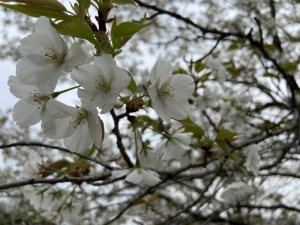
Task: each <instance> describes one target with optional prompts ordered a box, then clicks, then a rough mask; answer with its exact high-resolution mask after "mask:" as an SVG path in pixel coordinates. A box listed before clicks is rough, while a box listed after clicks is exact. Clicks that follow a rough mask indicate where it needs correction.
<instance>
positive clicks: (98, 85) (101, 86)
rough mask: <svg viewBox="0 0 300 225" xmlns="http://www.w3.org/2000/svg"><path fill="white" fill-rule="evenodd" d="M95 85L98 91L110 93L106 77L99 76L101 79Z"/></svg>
mask: <svg viewBox="0 0 300 225" xmlns="http://www.w3.org/2000/svg"><path fill="white" fill-rule="evenodd" d="M95 85H96V88H97V89H101V90H102V91H104V92H108V91H109V90H110V86H109V83H108V81H107V80H106V79H105V77H104V76H99V78H98V79H96V81H95Z"/></svg>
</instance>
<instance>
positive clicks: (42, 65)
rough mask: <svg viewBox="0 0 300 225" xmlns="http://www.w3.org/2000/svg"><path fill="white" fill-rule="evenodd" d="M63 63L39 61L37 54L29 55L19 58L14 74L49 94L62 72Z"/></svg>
mask: <svg viewBox="0 0 300 225" xmlns="http://www.w3.org/2000/svg"><path fill="white" fill-rule="evenodd" d="M62 69H63V65H60V64H53V63H46V62H43V61H41V59H40V56H39V55H30V56H26V57H25V58H23V59H21V61H20V62H19V63H18V64H17V66H16V75H17V77H18V78H20V82H22V83H24V84H28V85H35V86H37V87H38V88H39V89H40V90H41V91H42V92H43V93H45V94H51V93H52V92H53V91H54V89H55V86H56V84H57V82H58V79H59V76H60V75H61V74H62Z"/></svg>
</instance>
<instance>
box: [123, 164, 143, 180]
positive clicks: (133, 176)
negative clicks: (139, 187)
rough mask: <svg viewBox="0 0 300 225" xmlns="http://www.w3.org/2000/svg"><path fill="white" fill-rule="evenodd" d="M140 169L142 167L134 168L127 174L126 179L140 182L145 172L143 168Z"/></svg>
mask: <svg viewBox="0 0 300 225" xmlns="http://www.w3.org/2000/svg"><path fill="white" fill-rule="evenodd" d="M138 170H141V168H137V169H135V170H133V171H132V172H131V173H130V174H128V175H127V177H126V179H125V180H126V181H128V182H130V183H134V184H139V183H140V182H141V181H142V180H143V172H142V170H141V171H138Z"/></svg>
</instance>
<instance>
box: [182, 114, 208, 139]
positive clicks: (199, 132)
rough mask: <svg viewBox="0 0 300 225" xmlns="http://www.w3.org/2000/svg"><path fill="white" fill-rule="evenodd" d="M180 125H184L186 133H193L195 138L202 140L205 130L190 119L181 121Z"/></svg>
mask: <svg viewBox="0 0 300 225" xmlns="http://www.w3.org/2000/svg"><path fill="white" fill-rule="evenodd" d="M180 123H181V124H182V125H183V127H184V131H185V132H191V133H193V136H194V137H196V138H201V137H202V136H203V135H204V131H203V129H202V128H201V127H199V126H198V125H197V124H195V123H194V122H193V121H192V120H191V119H190V118H189V117H188V118H186V119H184V120H181V121H180Z"/></svg>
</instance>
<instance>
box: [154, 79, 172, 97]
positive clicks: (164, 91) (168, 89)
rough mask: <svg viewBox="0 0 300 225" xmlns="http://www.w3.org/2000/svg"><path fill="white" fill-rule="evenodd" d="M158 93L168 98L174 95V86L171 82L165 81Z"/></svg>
mask: <svg viewBox="0 0 300 225" xmlns="http://www.w3.org/2000/svg"><path fill="white" fill-rule="evenodd" d="M157 94H158V96H159V97H160V98H162V99H167V98H168V97H174V88H173V87H172V86H171V85H170V84H168V83H164V84H163V85H162V86H161V87H160V89H159V90H158V93H157Z"/></svg>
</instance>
